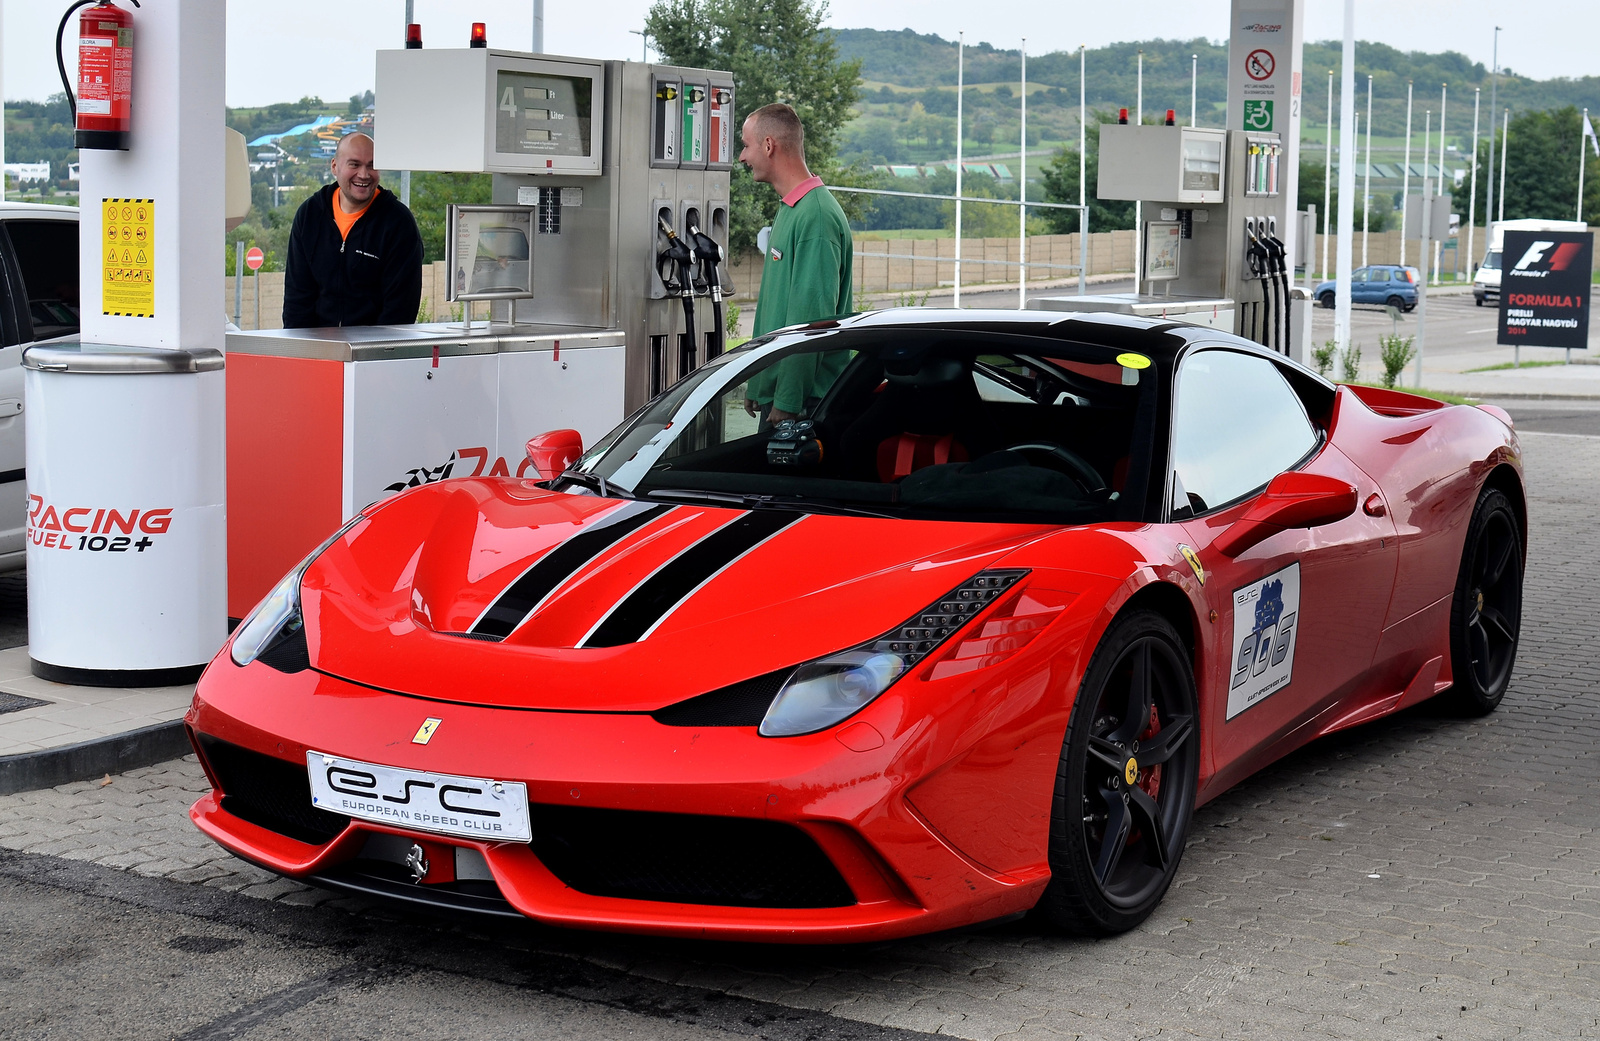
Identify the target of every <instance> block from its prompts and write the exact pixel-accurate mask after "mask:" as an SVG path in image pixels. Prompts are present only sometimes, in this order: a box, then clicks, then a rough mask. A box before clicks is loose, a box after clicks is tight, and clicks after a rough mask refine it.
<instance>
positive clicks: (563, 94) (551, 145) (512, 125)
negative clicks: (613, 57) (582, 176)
mask: <svg viewBox="0 0 1600 1041" xmlns="http://www.w3.org/2000/svg"><path fill="white" fill-rule="evenodd" d="M593 105H594V80H592V79H590V78H589V77H587V76H552V75H545V74H540V73H532V72H510V71H506V70H503V69H502V70H500V71H499V72H497V73H495V112H494V150H495V151H496V152H498V153H500V154H502V155H549V156H556V155H570V156H585V157H587V156H590V155H592V154H593V152H592V145H591V141H590V138H591V127H592V125H593V119H592V117H593Z"/></svg>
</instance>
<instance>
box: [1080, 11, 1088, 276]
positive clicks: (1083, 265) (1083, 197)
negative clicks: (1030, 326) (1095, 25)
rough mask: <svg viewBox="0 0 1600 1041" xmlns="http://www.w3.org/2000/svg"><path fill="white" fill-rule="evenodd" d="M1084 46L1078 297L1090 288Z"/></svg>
mask: <svg viewBox="0 0 1600 1041" xmlns="http://www.w3.org/2000/svg"><path fill="white" fill-rule="evenodd" d="M1086 53H1087V51H1086V48H1085V45H1084V44H1081V43H1080V44H1078V295H1079V296H1082V295H1083V294H1084V293H1086V292H1088V286H1089V272H1088V270H1087V269H1088V267H1089V210H1088V209H1087V207H1088V205H1089V202H1088V196H1089V179H1088V178H1089V124H1088V112H1089V108H1088V106H1087V105H1086V104H1085V103H1084V99H1085V98H1086V97H1088V94H1087V93H1086V91H1085V88H1084V78H1083V70H1084V55H1085V54H1086Z"/></svg>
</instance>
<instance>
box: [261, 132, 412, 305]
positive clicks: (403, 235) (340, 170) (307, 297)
mask: <svg viewBox="0 0 1600 1041" xmlns="http://www.w3.org/2000/svg"><path fill="white" fill-rule="evenodd" d="M332 167H333V178H334V183H333V184H330V185H328V186H327V187H325V188H323V189H322V190H321V191H319V192H317V193H316V194H315V195H313V196H312V197H311V198H309V199H307V200H306V201H305V202H304V203H303V204H302V205H301V207H300V209H299V211H298V212H297V213H296V214H295V215H294V228H293V229H292V230H291V231H290V233H289V264H288V273H287V275H286V277H285V279H284V285H283V326H284V328H285V329H305V328H314V327H318V326H334V325H409V324H410V323H412V322H415V321H416V320H417V305H418V304H419V303H420V302H421V300H422V236H421V234H419V233H418V231H417V222H416V219H415V218H413V217H412V216H411V211H410V210H408V209H406V207H405V204H404V203H402V202H401V201H400V200H399V199H397V198H395V197H394V194H393V193H392V192H386V191H384V190H383V189H382V188H380V187H378V170H377V168H376V167H375V166H373V165H372V138H370V137H368V136H367V135H366V134H350V135H347V136H346V137H345V138H344V140H342V141H340V142H339V148H338V150H337V151H335V152H334V154H333V162H332Z"/></svg>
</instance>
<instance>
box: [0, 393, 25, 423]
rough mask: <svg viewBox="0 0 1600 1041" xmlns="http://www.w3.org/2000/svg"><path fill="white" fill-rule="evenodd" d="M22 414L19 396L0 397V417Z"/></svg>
mask: <svg viewBox="0 0 1600 1041" xmlns="http://www.w3.org/2000/svg"><path fill="white" fill-rule="evenodd" d="M20 415H22V399H21V398H0V419H5V418H6V417H8V416H20Z"/></svg>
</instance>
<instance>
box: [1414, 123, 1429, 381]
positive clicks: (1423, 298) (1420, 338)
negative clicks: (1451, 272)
mask: <svg viewBox="0 0 1600 1041" xmlns="http://www.w3.org/2000/svg"><path fill="white" fill-rule="evenodd" d="M1432 132H1433V110H1432V109H1429V110H1428V111H1427V112H1426V113H1425V115H1424V116H1423V129H1422V240H1421V241H1420V242H1419V243H1418V244H1417V253H1418V257H1417V261H1418V263H1420V264H1421V265H1422V277H1421V278H1420V279H1418V280H1417V367H1416V376H1415V379H1414V380H1413V382H1412V386H1414V387H1420V386H1422V350H1423V346H1424V345H1425V344H1426V343H1427V336H1428V260H1429V256H1428V240H1429V239H1430V238H1431V237H1432V236H1433V199H1432V198H1431V197H1430V196H1429V192H1428V140H1429V135H1430V134H1431V133H1432Z"/></svg>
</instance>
